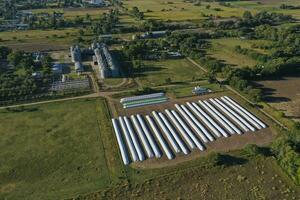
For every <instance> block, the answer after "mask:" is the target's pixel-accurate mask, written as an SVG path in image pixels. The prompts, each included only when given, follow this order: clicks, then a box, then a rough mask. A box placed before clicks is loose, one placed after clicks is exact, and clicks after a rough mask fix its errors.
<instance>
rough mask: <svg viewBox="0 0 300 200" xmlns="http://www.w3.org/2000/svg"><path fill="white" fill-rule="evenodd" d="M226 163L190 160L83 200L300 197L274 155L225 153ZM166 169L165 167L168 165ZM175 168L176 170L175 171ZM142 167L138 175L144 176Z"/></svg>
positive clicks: (81, 198)
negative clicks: (157, 174) (152, 176)
mask: <svg viewBox="0 0 300 200" xmlns="http://www.w3.org/2000/svg"><path fill="white" fill-rule="evenodd" d="M224 159H226V161H225V164H224V165H225V166H226V167H225V168H224V166H216V167H212V166H209V165H206V164H205V162H206V160H205V159H204V160H202V159H201V160H200V159H198V160H196V161H193V163H192V162H187V163H184V164H181V165H178V166H177V167H173V168H167V169H169V172H168V173H167V174H165V173H164V172H163V171H162V170H161V169H159V170H153V173H155V172H158V171H161V173H160V176H158V177H156V178H149V179H145V180H144V181H139V182H136V181H135V182H130V183H127V184H123V185H122V186H119V187H113V188H110V189H107V190H104V191H100V192H97V193H92V194H90V195H82V196H80V197H78V199H79V200H83V199H85V200H96V199H102V198H107V199H120V198H122V199H212V200H215V199H297V196H299V194H300V193H299V192H300V191H299V187H298V188H297V187H295V186H294V185H293V183H291V182H290V180H289V179H288V178H287V177H286V176H285V175H284V174H283V173H282V172H281V170H280V169H279V167H278V166H277V164H276V161H275V160H274V159H273V158H271V157H267V158H265V157H257V158H250V159H248V158H245V157H243V156H240V155H239V154H232V155H231V156H229V155H228V156H225V158H224ZM164 169H165V168H164ZM171 170H172V171H171ZM143 174H144V170H140V171H139V174H137V175H136V176H142V175H143Z"/></svg>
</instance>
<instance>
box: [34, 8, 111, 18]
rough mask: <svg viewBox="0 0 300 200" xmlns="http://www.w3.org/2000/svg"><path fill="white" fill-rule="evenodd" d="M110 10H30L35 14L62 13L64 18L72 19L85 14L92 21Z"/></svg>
mask: <svg viewBox="0 0 300 200" xmlns="http://www.w3.org/2000/svg"><path fill="white" fill-rule="evenodd" d="M109 9H110V8H67V9H54V8H48V9H34V10H31V11H32V12H33V13H35V14H39V13H49V14H53V13H54V12H56V13H64V18H66V19H74V18H76V17H77V16H78V17H85V16H86V15H87V14H89V15H90V16H91V18H92V19H99V18H100V17H101V16H102V15H103V14H104V13H107V12H108V11H109Z"/></svg>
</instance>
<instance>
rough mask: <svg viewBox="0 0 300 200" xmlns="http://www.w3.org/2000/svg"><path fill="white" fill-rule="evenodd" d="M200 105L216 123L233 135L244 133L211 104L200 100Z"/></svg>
mask: <svg viewBox="0 0 300 200" xmlns="http://www.w3.org/2000/svg"><path fill="white" fill-rule="evenodd" d="M199 103H200V105H201V106H202V107H203V108H204V109H205V110H206V111H207V113H209V114H210V115H211V116H212V117H213V118H214V119H215V120H216V121H218V122H219V124H221V125H222V126H223V127H224V128H225V129H226V130H227V131H228V132H229V133H230V134H231V135H233V134H236V133H237V134H242V132H241V131H240V130H239V129H238V128H237V127H236V126H235V125H234V124H233V123H232V122H231V121H230V120H228V119H227V118H226V117H225V116H224V115H223V114H222V113H220V112H219V111H218V110H217V109H215V108H214V107H213V106H212V105H211V104H210V103H209V102H207V101H201V100H199Z"/></svg>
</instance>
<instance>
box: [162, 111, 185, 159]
mask: <svg viewBox="0 0 300 200" xmlns="http://www.w3.org/2000/svg"><path fill="white" fill-rule="evenodd" d="M158 115H159V116H160V118H161V119H162V120H163V122H164V124H165V125H166V126H167V128H168V129H169V131H170V133H171V134H172V136H173V138H174V139H175V141H176V142H177V144H178V145H179V147H180V149H181V151H182V152H183V153H184V154H189V153H190V151H189V150H188V149H187V148H186V146H185V144H184V142H183V141H182V139H181V138H180V137H179V136H178V135H177V133H176V131H175V130H174V128H173V127H172V125H171V124H170V122H169V121H168V120H167V118H166V117H165V116H164V115H163V114H162V113H161V112H160V113H158Z"/></svg>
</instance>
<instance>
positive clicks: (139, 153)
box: [123, 117, 145, 161]
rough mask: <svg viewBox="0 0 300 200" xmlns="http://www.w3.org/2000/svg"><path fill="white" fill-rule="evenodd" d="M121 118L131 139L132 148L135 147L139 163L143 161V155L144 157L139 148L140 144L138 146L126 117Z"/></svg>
mask: <svg viewBox="0 0 300 200" xmlns="http://www.w3.org/2000/svg"><path fill="white" fill-rule="evenodd" d="M123 118H124V120H125V124H126V126H127V128H128V131H129V134H130V137H131V139H132V141H133V144H134V147H135V149H136V152H137V154H138V157H139V160H140V161H143V160H145V155H144V152H143V150H142V148H141V146H140V144H139V142H138V139H137V138H136V135H135V133H134V130H133V128H132V126H131V124H130V122H129V120H128V118H127V117H123Z"/></svg>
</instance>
